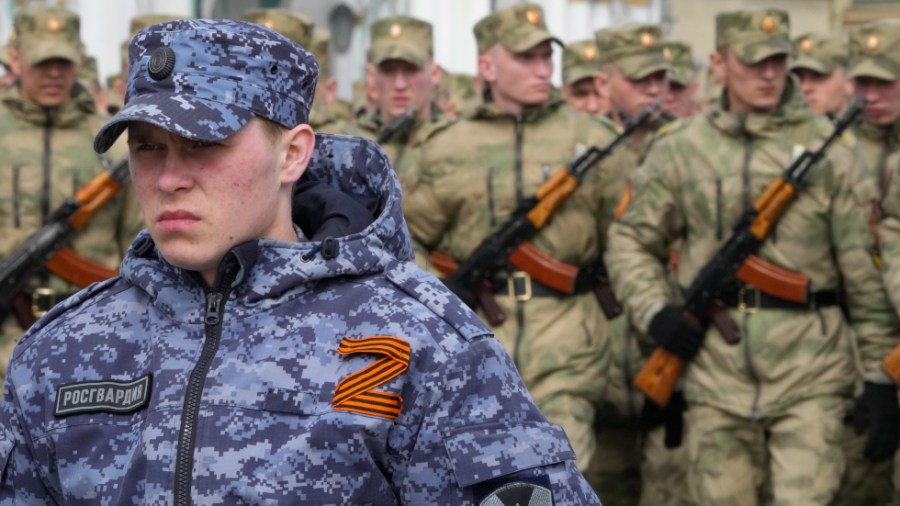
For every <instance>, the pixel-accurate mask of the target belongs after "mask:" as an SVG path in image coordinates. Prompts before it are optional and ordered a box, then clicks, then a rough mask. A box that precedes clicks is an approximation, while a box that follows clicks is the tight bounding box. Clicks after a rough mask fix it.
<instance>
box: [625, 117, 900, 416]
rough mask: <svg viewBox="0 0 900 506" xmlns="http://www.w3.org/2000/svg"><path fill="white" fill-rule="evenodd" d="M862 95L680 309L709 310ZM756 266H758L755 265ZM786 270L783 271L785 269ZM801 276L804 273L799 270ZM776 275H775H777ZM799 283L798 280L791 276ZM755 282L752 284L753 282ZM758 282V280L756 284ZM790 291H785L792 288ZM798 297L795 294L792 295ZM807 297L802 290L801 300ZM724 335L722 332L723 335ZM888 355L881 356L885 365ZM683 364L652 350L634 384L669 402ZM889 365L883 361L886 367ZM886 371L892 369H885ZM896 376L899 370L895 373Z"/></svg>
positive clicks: (765, 197)
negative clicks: (885, 356) (884, 357)
mask: <svg viewBox="0 0 900 506" xmlns="http://www.w3.org/2000/svg"><path fill="white" fill-rule="evenodd" d="M864 104H865V100H864V99H857V100H855V101H854V102H853V103H852V104H851V105H850V106H849V107H848V108H847V111H846V112H845V113H844V114H843V115H842V116H841V117H840V118H839V119H838V120H837V121H836V122H835V125H834V130H833V131H832V133H831V135H829V136H828V138H827V139H825V141H824V142H823V143H822V145H821V146H820V147H819V148H818V149H816V150H815V151H809V150H808V149H805V150H803V151H802V152H801V153H799V156H796V157H795V158H794V160H793V161H792V162H791V164H790V166H789V167H788V168H787V169H786V170H785V171H784V173H783V174H782V175H781V176H780V177H778V178H776V179H775V180H774V181H772V183H770V184H769V186H767V187H766V189H765V191H764V192H763V193H762V195H760V196H759V198H757V199H756V201H755V202H754V204H753V208H752V209H750V210H748V211H746V212H745V213H744V215H743V216H741V219H740V220H739V221H738V223H737V225H736V226H735V229H734V233H733V234H732V235H731V237H729V238H728V240H727V241H726V242H725V243H724V244H722V246H721V247H720V248H719V250H718V251H716V254H715V255H713V257H712V258H711V259H710V260H709V262H707V264H706V265H704V266H703V268H702V269H701V270H700V272H699V273H698V275H697V277H696V278H695V279H694V281H693V282H692V283H691V285H690V286H689V287H688V289H687V290H686V291H685V303H684V306H683V311H684V314H685V315H686V316H688V317H690V318H693V319H694V320H695V321H699V320H700V318H698V317H699V316H701V315H706V314H708V312H709V311H711V308H712V307H713V305H714V304H715V302H716V299H717V298H718V297H719V296H720V294H721V293H722V291H723V290H725V289H726V287H728V286H730V284H731V283H733V281H734V280H735V279H737V273H738V272H739V271H740V270H741V269H743V268H744V265H745V264H746V263H747V261H748V259H749V258H750V257H751V255H753V254H754V253H756V251H758V250H759V248H760V247H761V246H762V244H763V241H765V239H766V238H767V237H768V236H769V234H770V233H771V231H772V229H773V228H774V226H775V225H776V224H777V223H778V220H780V219H781V217H782V216H783V214H784V212H785V211H786V210H787V208H788V207H789V206H790V204H791V203H792V202H793V201H794V199H795V198H796V196H797V189H798V188H800V185H801V183H802V181H803V178H804V177H805V175H806V174H807V173H808V172H809V169H810V168H811V167H813V166H814V165H815V164H816V163H818V162H819V160H821V159H822V157H823V156H825V153H826V151H827V150H828V148H829V147H830V146H831V144H832V143H834V141H835V140H836V139H838V138H839V137H840V136H841V135H843V132H844V131H845V130H846V129H847V128H848V127H849V126H850V125H851V124H852V123H853V122H854V121H855V119H856V117H857V116H859V114H860V113H861V112H862V109H863V106H864ZM754 269H756V270H754ZM762 272H764V269H763V268H761V267H760V265H759V264H757V263H755V262H754V263H753V265H751V266H750V267H748V268H747V270H746V271H744V274H746V275H748V276H749V275H751V274H748V273H752V274H753V275H754V276H756V275H759V276H760V279H757V281H759V282H762V280H761V277H762V274H760V273H762ZM783 272H786V271H783ZM800 276H802V275H800ZM776 277H777V276H776ZM791 281H793V282H795V283H797V282H799V281H800V279H797V278H791ZM754 284H755V283H754ZM756 286H757V287H759V285H756ZM790 291H791V290H788V292H790ZM793 295H794V296H797V294H796V293H794V294H793ZM802 300H806V294H805V293H804V296H803V299H802ZM724 335H725V334H724V333H723V336H724ZM895 353H896V354H897V355H898V357H897V358H896V360H894V359H893V358H892V361H891V367H892V368H894V367H895V366H896V368H895V369H892V370H897V371H900V352H898V351H897V350H895V352H892V354H891V355H894V354H895ZM887 362H888V360H887V359H885V363H886V364H887ZM683 368H684V361H683V360H682V359H681V358H680V357H677V356H674V355H673V354H672V353H670V352H668V351H666V350H663V349H659V348H658V349H656V350H655V351H654V352H653V354H652V355H651V357H650V359H649V360H647V362H646V363H645V364H644V367H643V368H641V370H640V371H639V372H638V375H637V376H636V377H635V386H637V387H638V389H640V390H641V391H642V392H643V393H644V394H645V395H646V396H647V398H648V399H650V400H652V401H653V402H656V403H657V404H659V405H660V406H664V405H665V404H666V403H668V402H669V399H670V398H671V396H672V392H673V391H674V390H675V384H676V382H677V381H678V376H679V375H680V374H681V370H682V369H683ZM887 368H888V366H887V365H886V366H885V369H886V370H887ZM889 374H890V373H889ZM897 378H900V374H898V375H897Z"/></svg>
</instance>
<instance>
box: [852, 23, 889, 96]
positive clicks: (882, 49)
mask: <svg viewBox="0 0 900 506" xmlns="http://www.w3.org/2000/svg"><path fill="white" fill-rule="evenodd" d="M849 38H850V61H851V62H850V67H849V68H848V69H847V77H848V78H849V79H853V78H855V77H874V78H876V79H883V80H885V81H893V80H894V79H900V20H898V19H882V20H879V21H873V22H871V23H866V24H865V25H861V26H858V27H855V28H853V29H851V30H850V32H849Z"/></svg>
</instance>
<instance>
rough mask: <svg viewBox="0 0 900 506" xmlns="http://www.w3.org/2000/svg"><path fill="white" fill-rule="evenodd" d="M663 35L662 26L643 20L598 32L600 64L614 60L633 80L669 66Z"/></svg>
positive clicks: (610, 62)
mask: <svg viewBox="0 0 900 506" xmlns="http://www.w3.org/2000/svg"><path fill="white" fill-rule="evenodd" d="M661 39H662V34H661V32H660V30H659V27H658V26H656V25H645V24H639V23H626V24H624V25H619V26H615V27H611V28H604V29H602V30H597V31H596V32H595V33H594V41H595V42H596V43H597V49H598V50H599V51H600V65H608V64H614V65H615V66H616V67H617V68H618V69H619V70H620V71H621V72H622V73H623V74H624V75H625V77H627V78H628V79H630V80H632V81H636V80H638V79H643V78H644V77H647V76H649V75H650V74H653V73H655V72H659V71H660V70H669V61H668V60H666V57H665V55H664V54H663V46H662V44H661V42H660V41H661Z"/></svg>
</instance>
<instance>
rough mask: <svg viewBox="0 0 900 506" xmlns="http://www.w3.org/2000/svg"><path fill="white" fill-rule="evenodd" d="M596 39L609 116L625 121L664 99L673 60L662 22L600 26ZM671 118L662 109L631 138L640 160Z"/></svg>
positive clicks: (599, 83) (599, 78) (599, 75)
mask: <svg viewBox="0 0 900 506" xmlns="http://www.w3.org/2000/svg"><path fill="white" fill-rule="evenodd" d="M594 39H595V41H596V43H597V49H598V50H599V51H600V62H599V63H600V71H599V72H598V73H597V75H596V80H597V86H598V87H599V88H600V90H602V92H603V94H604V95H605V96H606V97H608V100H609V107H610V111H609V117H610V118H611V119H612V120H613V121H615V122H616V124H617V125H619V126H622V125H624V124H625V121H627V120H628V118H630V117H632V116H634V115H636V114H637V113H638V112H640V110H641V109H643V108H645V107H647V106H648V105H650V104H651V103H652V102H654V101H660V102H662V100H663V99H664V98H665V96H666V91H667V90H668V81H667V79H666V73H667V72H668V70H669V62H668V61H667V60H666V57H665V54H664V52H663V46H662V44H661V42H660V32H659V27H658V26H655V25H642V24H636V23H627V24H624V25H621V26H617V27H612V28H604V29H602V30H598V31H597V32H596V33H595V34H594ZM671 120H672V117H671V115H669V114H668V113H667V112H665V111H661V112H659V113H657V115H656V116H654V119H653V120H652V121H650V122H648V123H646V124H645V125H644V126H643V127H641V128H640V129H638V131H637V132H635V134H634V135H633V136H632V137H631V139H629V142H630V143H631V147H632V150H633V151H634V154H635V157H636V158H637V159H638V160H640V159H641V156H642V155H643V153H644V152H645V150H646V149H647V147H648V145H649V143H650V141H651V139H652V134H653V132H655V131H656V130H658V129H659V128H660V127H661V126H662V125H664V124H666V123H668V122H669V121H671Z"/></svg>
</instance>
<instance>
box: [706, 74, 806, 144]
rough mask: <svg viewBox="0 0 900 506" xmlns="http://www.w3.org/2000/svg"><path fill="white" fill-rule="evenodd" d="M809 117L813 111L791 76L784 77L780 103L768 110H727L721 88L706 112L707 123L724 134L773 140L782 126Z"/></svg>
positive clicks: (725, 95) (796, 123)
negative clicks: (785, 83)
mask: <svg viewBox="0 0 900 506" xmlns="http://www.w3.org/2000/svg"><path fill="white" fill-rule="evenodd" d="M813 117H815V113H814V112H813V110H812V109H810V108H809V106H808V105H807V104H806V99H804V98H803V94H802V93H801V92H800V88H799V86H797V84H796V83H795V82H794V79H793V78H792V77H789V78H788V82H787V86H785V88H784V93H783V94H782V97H781V102H780V103H779V104H778V107H777V108H776V109H775V110H774V111H772V112H739V113H736V112H731V111H729V110H728V94H727V90H722V96H721V98H720V99H719V100H717V101H715V102H714V103H713V104H711V106H710V108H709V110H708V111H707V113H706V118H707V119H708V120H709V122H710V123H712V124H713V125H714V126H715V127H716V128H717V129H719V130H721V131H723V132H724V133H726V134H729V135H733V136H738V135H750V136H752V137H764V138H773V139H774V138H778V137H779V136H781V135H783V129H784V128H785V127H788V126H791V125H799V124H802V123H805V122H808V121H810V120H811V119H812V118H813Z"/></svg>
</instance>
